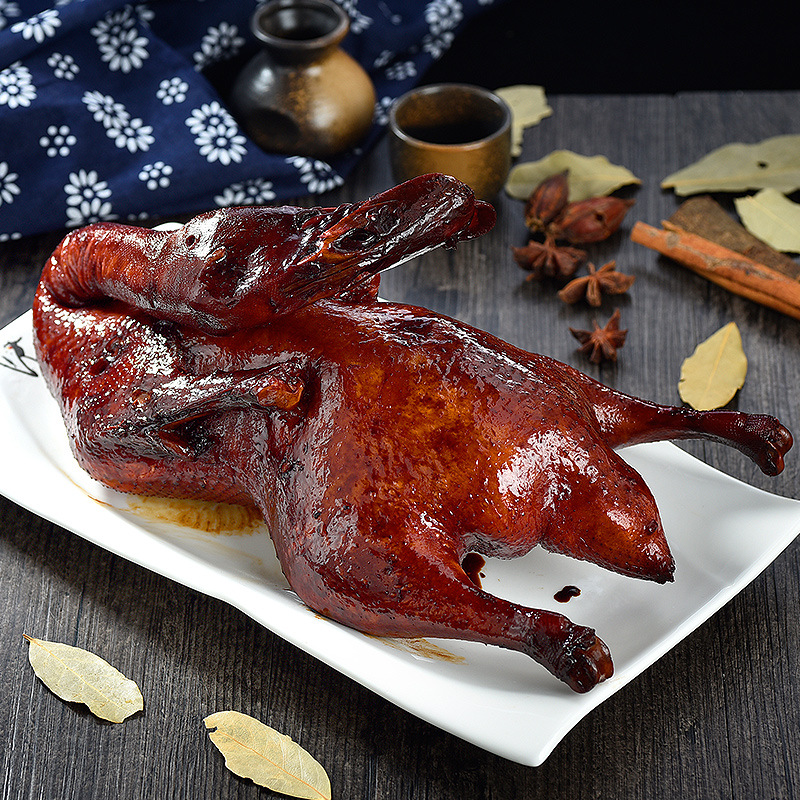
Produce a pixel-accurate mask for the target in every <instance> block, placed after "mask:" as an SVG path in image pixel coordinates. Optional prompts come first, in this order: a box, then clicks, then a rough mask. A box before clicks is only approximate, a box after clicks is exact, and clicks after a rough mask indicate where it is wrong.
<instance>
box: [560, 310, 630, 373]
mask: <svg viewBox="0 0 800 800" xmlns="http://www.w3.org/2000/svg"><path fill="white" fill-rule="evenodd" d="M619 320H620V313H619V309H617V310H616V311H614V313H613V314H612V315H611V319H609V321H608V322H607V323H606V324H605V327H603V328H601V327H600V326H599V325H598V324H597V322H596V321H595V322H594V323H593V324H594V330H591V331H582V330H576V329H575V328H570V329H569V330H570V333H571V334H572V335H573V336H574V337H575V338H576V339H577V340H578V341H579V342H580V347H579V348H578V352H579V353H583V354H584V355H586V356H588V357H589V360H590V361H591V362H592V363H594V364H599V363H601V362H602V361H616V360H617V350H618V349H619V348H620V347H622V346H623V345H624V344H625V337H626V336H627V335H628V331H627V330H620V329H619Z"/></svg>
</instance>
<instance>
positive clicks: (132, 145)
mask: <svg viewBox="0 0 800 800" xmlns="http://www.w3.org/2000/svg"><path fill="white" fill-rule="evenodd" d="M106 133H107V134H108V136H109V138H111V139H113V140H114V144H115V145H116V146H117V147H120V148H123V147H124V148H127V149H128V150H129V151H130V152H131V153H135V152H137V151H138V150H149V149H150V145H151V144H153V142H155V138H154V137H153V129H152V127H150V125H145V124H144V122H142V120H140V119H139V118H138V117H134V118H133V119H128V121H127V122H126V123H125V124H124V125H121V126H120V127H118V128H109V129H108V130H107V131H106Z"/></svg>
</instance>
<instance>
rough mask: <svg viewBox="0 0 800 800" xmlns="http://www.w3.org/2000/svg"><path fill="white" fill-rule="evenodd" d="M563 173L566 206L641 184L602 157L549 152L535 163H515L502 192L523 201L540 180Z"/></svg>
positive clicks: (631, 175) (634, 177)
mask: <svg viewBox="0 0 800 800" xmlns="http://www.w3.org/2000/svg"><path fill="white" fill-rule="evenodd" d="M564 170H567V171H568V173H569V177H568V181H569V202H570V203H573V202H575V201H577V200H587V199H588V198H590V197H601V196H603V195H607V194H610V193H611V192H613V191H614V190H615V189H619V188H620V186H627V185H628V184H632V183H636V184H638V183H641V181H640V180H639V178H637V177H636V176H635V175H634V174H633V173H632V172H631V171H630V170H629V169H627V168H626V167H622V166H618V165H616V164H612V163H611V162H610V161H609V160H608V159H607V158H606V157H605V156H602V155H597V156H584V155H581V154H580V153H574V152H573V151H572V150H553V152H552V153H550V154H549V155H546V156H545V157H544V158H540V159H539V160H538V161H526V162H524V163H522V164H517V166H516V167H514V168H513V169H512V170H511V172H510V173H509V176H508V181H507V182H506V192H508V194H509V195H511V197H516V198H517V199H518V200H527V199H528V197H530V194H531V192H532V191H533V190H534V189H535V188H536V187H537V186H538V185H539V184H540V183H541V182H542V181H543V180H545V179H546V178H549V177H550V176H551V175H556V174H557V173H559V172H564Z"/></svg>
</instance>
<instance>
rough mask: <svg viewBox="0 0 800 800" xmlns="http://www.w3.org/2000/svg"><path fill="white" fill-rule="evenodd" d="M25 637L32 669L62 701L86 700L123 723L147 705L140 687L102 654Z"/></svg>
mask: <svg viewBox="0 0 800 800" xmlns="http://www.w3.org/2000/svg"><path fill="white" fill-rule="evenodd" d="M25 638H26V639H27V640H28V642H29V645H30V647H29V649H28V660H29V661H30V663H31V666H32V667H33V671H34V672H35V673H36V676H37V677H38V678H39V679H40V680H41V681H42V683H44V685H45V686H47V688H48V689H50V691H51V692H53V693H54V694H55V695H57V696H58V697H60V698H61V699H62V700H66V701H67V702H70V703H83V704H84V705H86V706H88V707H89V711H91V712H92V714H94V715H95V716H96V717H99V718H100V719H104V720H108V721H109V722H123V721H124V720H126V719H127V718H128V717H129V716H131V714H135V713H136V712H137V711H141V710H142V709H143V708H144V700H143V698H142V693H141V692H140V691H139V687H138V686H137V685H136V684H135V683H134V682H133V681H132V680H130V679H129V678H126V677H125V676H124V675H123V674H122V673H121V672H120V671H119V670H117V669H115V668H114V667H112V666H111V665H110V664H109V663H108V662H107V661H105V660H104V659H102V658H100V656H97V655H95V654H94V653H90V652H89V651H88V650H83V649H81V648H80V647H73V646H72V645H69V644H62V643H61V642H48V641H45V640H43V639H35V638H34V637H33V636H27V635H25Z"/></svg>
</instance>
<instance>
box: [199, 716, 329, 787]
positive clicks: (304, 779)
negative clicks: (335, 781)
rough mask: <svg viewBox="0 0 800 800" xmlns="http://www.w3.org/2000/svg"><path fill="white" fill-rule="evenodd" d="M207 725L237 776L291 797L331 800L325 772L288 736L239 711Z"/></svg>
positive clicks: (212, 737) (207, 720) (211, 736)
mask: <svg viewBox="0 0 800 800" xmlns="http://www.w3.org/2000/svg"><path fill="white" fill-rule="evenodd" d="M203 722H204V723H205V726H206V728H207V729H208V730H209V734H208V735H209V737H210V738H211V741H212V742H213V743H214V744H215V745H216V747H217V749H219V751H220V752H221V753H222V755H224V756H225V766H226V767H227V768H228V769H229V770H230V771H231V772H233V773H234V774H235V775H238V776H239V777H240V778H249V779H250V780H251V781H253V782H254V783H256V784H258V785H259V786H266V787H267V788H268V789H272V791H273V792H280V793H281V794H287V795H290V796H291V797H303V798H308V799H309V800H320V798H325V800H330V798H331V783H330V780H329V779H328V775H327V774H326V772H325V770H324V769H323V768H322V766H321V765H320V764H319V762H317V761H315V760H314V758H312V757H311V756H310V755H309V754H308V753H307V752H306V751H305V750H303V748H302V747H300V745H299V744H297V743H296V742H294V741H292V739H290V738H289V737H288V736H285V735H284V734H282V733H279V732H278V731H276V730H275V729H274V728H270V727H269V726H268V725H265V724H264V723H263V722H259V720H257V719H254V718H253V717H250V716H248V715H247V714H241V713H240V712H238V711H219V712H217V713H216V714H211V715H210V716H208V717H206V718H205V719H204V720H203Z"/></svg>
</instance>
